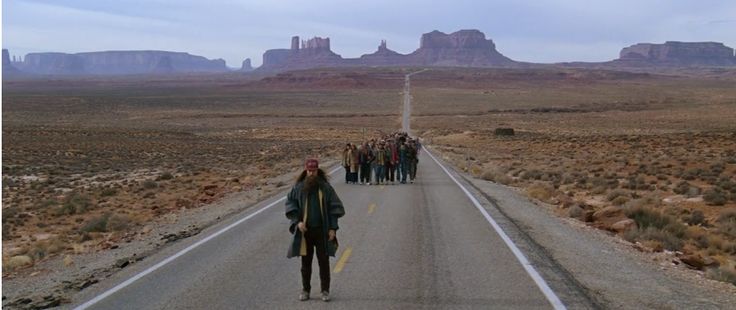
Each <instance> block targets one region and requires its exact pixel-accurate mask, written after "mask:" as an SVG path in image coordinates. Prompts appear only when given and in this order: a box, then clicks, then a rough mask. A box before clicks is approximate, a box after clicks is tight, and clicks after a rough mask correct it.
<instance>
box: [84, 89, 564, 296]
mask: <svg viewBox="0 0 736 310" xmlns="http://www.w3.org/2000/svg"><path fill="white" fill-rule="evenodd" d="M407 88H408V78H407ZM405 126H407V127H406V128H408V125H405ZM332 177H333V180H332V183H333V186H334V187H335V189H336V191H337V193H338V195H339V196H340V197H341V199H342V200H343V203H344V204H345V209H346V213H347V214H346V215H345V217H343V218H342V219H341V220H340V230H339V231H338V234H337V235H338V239H339V240H340V249H339V250H338V253H337V256H336V257H335V258H331V259H330V267H331V269H332V270H331V272H332V289H331V297H332V301H330V302H329V303H328V304H327V305H325V303H324V302H322V301H321V300H319V292H318V288H319V275H318V267H317V262H316V259H315V260H314V267H313V275H312V299H311V300H309V301H305V302H300V301H299V300H298V294H299V292H300V290H301V283H300V281H301V279H300V272H299V268H300V261H299V259H297V258H295V259H291V260H290V259H287V258H286V250H287V247H288V244H289V242H290V240H291V235H290V234H289V232H288V225H289V222H288V220H287V219H286V218H285V216H284V200H283V196H284V195H278V196H277V197H274V198H273V199H271V200H269V201H264V202H262V203H260V204H258V205H256V206H254V207H253V208H250V209H249V210H248V211H246V212H245V213H243V214H241V215H239V216H237V217H236V218H234V219H231V220H228V221H226V222H225V223H221V224H220V225H217V226H216V227H212V228H210V229H208V230H206V231H204V232H203V233H201V234H200V235H198V236H195V237H192V238H189V239H187V240H184V241H182V242H180V243H179V244H177V245H176V246H173V247H171V248H170V249H167V250H166V251H163V253H159V254H158V255H154V256H153V257H150V258H148V259H146V260H144V261H142V262H140V263H138V264H136V265H134V266H131V267H129V268H126V269H125V270H123V271H121V272H120V273H119V274H116V275H115V276H114V277H112V278H111V279H109V280H108V281H105V282H103V283H100V284H98V285H97V286H96V287H95V288H94V289H92V290H90V293H88V294H87V295H89V296H85V298H86V299H85V300H84V301H85V302H86V303H84V304H82V305H80V306H78V308H80V309H82V308H87V307H88V308H90V309H286V308H314V307H325V306H329V307H330V308H333V309H416V308H441V309H445V308H451V309H454V308H483V309H489V308H492V309H501V308H514V309H518V308H523V309H530V308H534V309H536V308H539V309H550V308H558V309H561V308H564V305H562V304H561V303H560V301H559V299H558V298H557V295H556V294H555V293H554V292H553V291H552V290H550V289H549V287H548V286H547V283H546V282H545V280H543V279H542V278H541V277H540V276H539V275H538V274H537V273H536V271H535V270H534V267H533V266H532V265H531V264H529V263H528V262H526V260H525V258H524V257H523V254H522V253H521V252H520V251H518V249H516V247H515V246H514V245H513V243H511V241H510V240H509V239H508V238H507V237H505V234H503V233H499V231H500V229H499V228H498V227H494V224H493V220H492V219H490V217H489V216H488V215H487V213H485V211H482V209H481V208H479V207H477V206H476V203H477V202H475V203H474V201H473V199H474V198H471V197H470V196H469V194H468V193H467V192H466V191H465V190H464V189H463V188H461V187H460V186H459V183H457V182H456V181H455V179H453V178H451V177H450V176H449V175H448V174H447V173H446V170H444V168H443V167H442V166H440V165H439V163H438V162H436V161H435V160H434V159H433V158H432V157H430V155H429V154H427V152H426V150H423V151H422V152H421V154H420V161H419V169H418V173H417V181H416V182H415V183H414V184H405V185H404V184H401V185H398V184H397V185H372V186H367V185H353V184H345V182H344V181H343V180H344V170H343V169H342V168H338V170H337V171H335V173H334V174H332ZM515 252H516V253H515Z"/></svg>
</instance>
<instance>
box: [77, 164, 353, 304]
mask: <svg viewBox="0 0 736 310" xmlns="http://www.w3.org/2000/svg"><path fill="white" fill-rule="evenodd" d="M340 168H342V167H336V168H334V169H332V171H330V172H329V173H328V174H330V175H331V174H333V173H335V172H337V170H339V169H340ZM285 199H286V196H284V197H281V198H279V199H277V200H276V201H274V202H272V203H269V204H268V205H266V206H265V207H263V208H261V209H259V210H258V211H255V212H253V213H251V214H249V215H248V216H246V217H244V218H242V219H240V220H238V221H237V222H235V223H232V224H230V225H227V226H226V227H225V228H223V229H220V230H218V231H217V232H215V233H213V234H211V235H209V236H207V237H206V238H204V239H202V240H199V241H197V242H196V243H194V244H192V245H190V246H188V247H186V248H185V249H183V250H181V251H179V252H177V253H176V254H174V255H171V256H169V257H168V258H166V259H164V260H162V261H160V262H158V263H157V264H156V265H153V266H151V267H148V269H146V270H144V271H141V272H140V273H138V274H136V275H135V276H133V277H131V278H130V279H128V280H125V281H124V282H123V283H120V284H118V285H116V286H115V287H113V288H111V289H109V290H107V291H106V292H104V293H102V294H100V295H97V297H95V298H93V299H91V300H89V301H87V302H85V303H83V304H81V305H79V306H77V307H75V308H74V310H84V309H87V308H89V307H90V306H92V305H94V304H96V303H98V302H100V301H102V300H103V299H105V298H107V297H108V296H110V295H112V294H115V293H116V292H118V291H119V290H121V289H123V288H125V287H126V286H128V285H130V284H132V283H133V282H135V281H138V280H139V279H140V278H143V277H145V276H146V275H148V274H150V273H152V272H154V271H156V270H157V269H159V268H161V267H163V266H164V265H166V264H168V263H170V262H172V261H174V260H175V259H177V258H179V257H180V256H182V255H184V254H186V253H188V252H189V251H191V250H194V249H195V248H196V247H198V246H200V245H202V244H204V243H205V242H207V241H210V240H212V239H214V238H215V237H217V236H219V235H221V234H223V233H225V232H226V231H228V230H230V229H232V228H233V227H235V226H238V225H240V224H242V223H243V222H245V221H247V220H249V219H251V218H252V217H254V216H256V215H258V214H260V213H261V212H263V211H266V210H267V209H269V208H271V207H273V206H275V205H276V204H278V203H279V202H281V201H283V200H285Z"/></svg>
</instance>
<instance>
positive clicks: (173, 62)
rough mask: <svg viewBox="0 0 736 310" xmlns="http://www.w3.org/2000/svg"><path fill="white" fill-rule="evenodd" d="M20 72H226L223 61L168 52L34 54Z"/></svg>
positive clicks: (110, 73) (72, 73) (70, 73)
mask: <svg viewBox="0 0 736 310" xmlns="http://www.w3.org/2000/svg"><path fill="white" fill-rule="evenodd" d="M22 64H23V65H22V68H21V70H23V71H26V72H29V73H35V74H52V75H55V74H60V75H78V74H99V75H119V74H150V73H191V72H225V71H227V70H228V69H227V67H226V66H225V61H224V60H222V59H215V60H209V59H207V58H204V57H202V56H196V55H190V54H188V53H178V52H167V51H106V52H90V53H77V54H65V53H31V54H28V55H26V57H25V60H24V61H23V63H22Z"/></svg>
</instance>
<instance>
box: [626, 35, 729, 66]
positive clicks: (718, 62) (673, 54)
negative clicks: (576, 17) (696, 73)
mask: <svg viewBox="0 0 736 310" xmlns="http://www.w3.org/2000/svg"><path fill="white" fill-rule="evenodd" d="M617 61H618V62H621V63H631V64H637V63H639V64H650V65H665V66H666V65H669V66H731V65H736V57H734V49H733V48H730V47H728V46H725V45H724V44H723V43H718V42H676V41H667V42H665V43H664V44H652V43H639V44H635V45H632V46H629V47H626V48H624V49H622V50H621V53H620V56H619V59H617Z"/></svg>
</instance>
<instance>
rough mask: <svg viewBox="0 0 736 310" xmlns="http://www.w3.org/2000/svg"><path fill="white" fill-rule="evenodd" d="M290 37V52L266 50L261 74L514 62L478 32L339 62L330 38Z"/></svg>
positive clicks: (437, 35) (434, 36)
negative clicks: (402, 51)
mask: <svg viewBox="0 0 736 310" xmlns="http://www.w3.org/2000/svg"><path fill="white" fill-rule="evenodd" d="M299 42H300V41H299V37H298V36H294V37H292V38H291V48H290V49H274V50H268V51H266V53H264V54H263V66H261V67H260V68H259V70H261V71H285V70H293V69H306V68H315V67H345V66H416V65H422V66H463V67H511V66H516V65H517V64H518V63H517V62H515V61H513V60H511V59H509V58H508V57H506V56H503V55H501V53H499V52H498V51H497V50H496V46H495V44H494V43H493V41H492V40H490V39H486V37H485V34H483V33H482V32H480V31H478V30H461V31H457V32H454V33H451V34H445V33H442V32H439V31H433V32H430V33H425V34H424V35H422V39H421V45H420V47H419V49H417V50H416V51H414V52H413V53H411V54H408V55H403V54H400V53H397V52H395V51H392V50H390V49H388V47H387V46H386V41H385V40H383V41H381V44H380V45H379V46H378V50H377V51H376V52H374V53H372V54H365V55H363V56H361V57H360V58H352V59H343V58H342V57H341V56H340V55H337V54H335V53H333V52H332V51H331V50H330V39H329V38H319V37H315V38H312V39H310V40H307V41H301V45H299Z"/></svg>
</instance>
